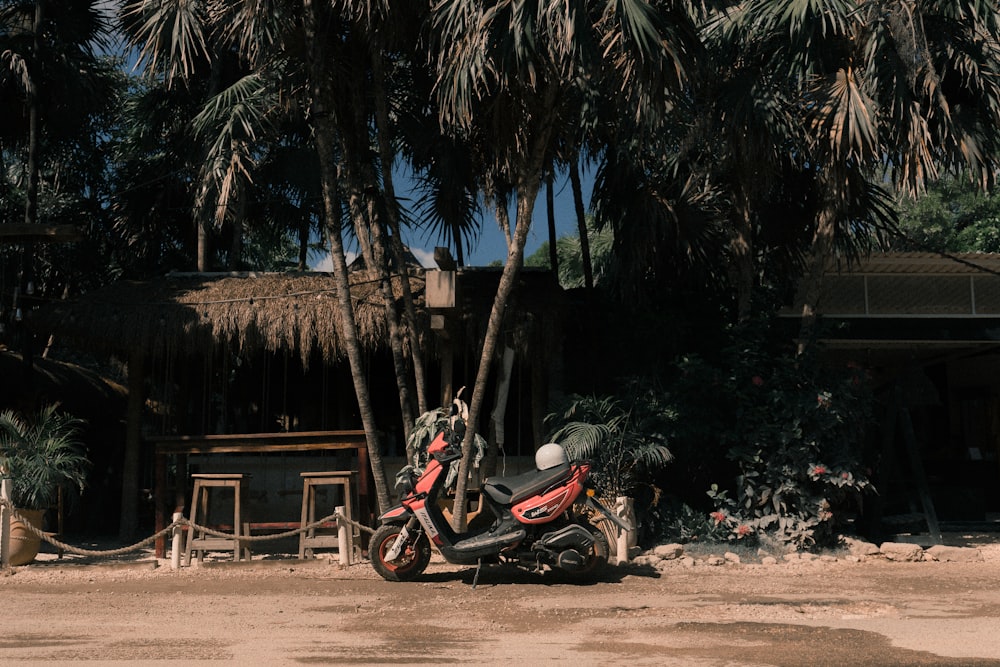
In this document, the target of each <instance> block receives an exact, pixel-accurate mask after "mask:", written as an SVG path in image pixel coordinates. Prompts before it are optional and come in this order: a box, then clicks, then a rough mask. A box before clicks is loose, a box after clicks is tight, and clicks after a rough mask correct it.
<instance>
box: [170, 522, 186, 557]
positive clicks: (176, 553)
mask: <svg viewBox="0 0 1000 667" xmlns="http://www.w3.org/2000/svg"><path fill="white" fill-rule="evenodd" d="M183 518H184V515H183V514H181V513H180V512H174V515H173V517H172V521H173V523H174V532H173V533H172V540H171V542H170V569H171V570H178V569H180V567H181V524H180V523H179V522H180V520H181V519H183Z"/></svg>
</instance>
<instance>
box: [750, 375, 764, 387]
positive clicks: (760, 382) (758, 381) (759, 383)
mask: <svg viewBox="0 0 1000 667" xmlns="http://www.w3.org/2000/svg"><path fill="white" fill-rule="evenodd" d="M750 381H751V382H753V386H755V387H763V386H764V378H762V377H761V376H759V375H754V376H753V377H752V378H750Z"/></svg>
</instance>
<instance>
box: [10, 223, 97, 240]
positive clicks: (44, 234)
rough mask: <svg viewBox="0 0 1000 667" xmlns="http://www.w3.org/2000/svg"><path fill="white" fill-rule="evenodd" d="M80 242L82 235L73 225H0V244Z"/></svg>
mask: <svg viewBox="0 0 1000 667" xmlns="http://www.w3.org/2000/svg"><path fill="white" fill-rule="evenodd" d="M82 240H83V234H82V233H81V232H80V230H79V229H77V228H76V227H74V226H73V225H27V224H24V223H22V222H13V223H6V224H2V225H0V242H8V243H18V242H20V241H42V242H46V241H51V242H55V243H68V242H73V241H82Z"/></svg>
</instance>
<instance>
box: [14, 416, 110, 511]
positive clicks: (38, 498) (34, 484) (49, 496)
mask: <svg viewBox="0 0 1000 667" xmlns="http://www.w3.org/2000/svg"><path fill="white" fill-rule="evenodd" d="M83 424H84V422H83V421H82V420H80V419H77V418H76V417H73V416H71V415H68V414H66V413H63V412H59V410H58V406H56V405H49V406H46V407H44V408H42V409H41V410H40V411H39V412H38V414H37V415H33V416H32V417H31V418H26V417H22V416H20V415H18V413H16V412H14V411H13V410H6V411H4V412H3V413H0V469H3V468H5V469H6V473H7V475H9V476H10V477H11V479H12V487H13V492H12V500H13V502H14V505H15V506H16V507H20V508H23V509H48V508H49V507H54V506H55V504H56V502H57V499H58V495H59V489H66V490H68V491H74V490H75V491H77V492H82V491H83V490H84V488H85V487H86V484H87V473H88V471H89V470H90V460H89V459H88V457H87V450H86V447H85V446H84V445H83V443H82V442H81V441H80V439H79V436H80V431H81V428H82V427H83Z"/></svg>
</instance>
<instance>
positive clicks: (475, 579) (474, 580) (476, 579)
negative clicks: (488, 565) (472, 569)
mask: <svg viewBox="0 0 1000 667" xmlns="http://www.w3.org/2000/svg"><path fill="white" fill-rule="evenodd" d="M481 569H483V559H482V558H481V557H480V558H479V559H478V560H477V561H476V574H475V576H473V577H472V590H476V584H478V583H479V571H480V570H481Z"/></svg>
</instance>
